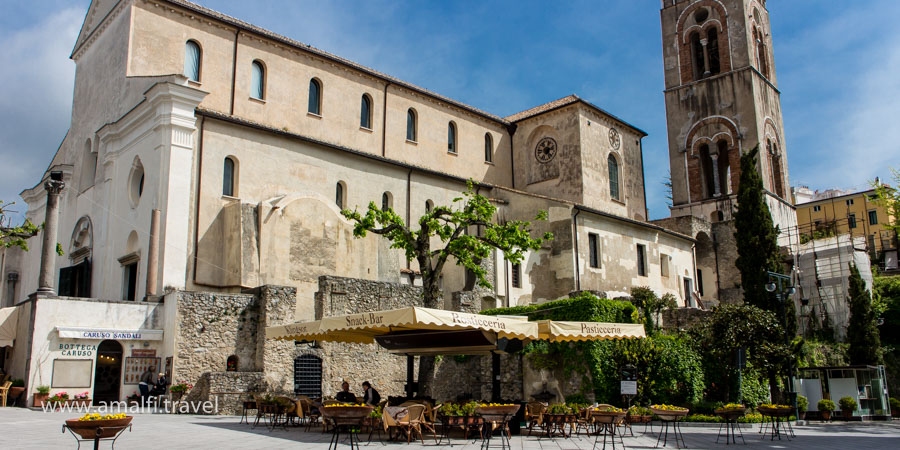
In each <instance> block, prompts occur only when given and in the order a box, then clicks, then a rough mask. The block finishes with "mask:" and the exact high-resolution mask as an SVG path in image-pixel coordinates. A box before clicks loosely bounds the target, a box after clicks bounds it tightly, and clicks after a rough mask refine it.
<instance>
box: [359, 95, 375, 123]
mask: <svg viewBox="0 0 900 450" xmlns="http://www.w3.org/2000/svg"><path fill="white" fill-rule="evenodd" d="M359 126H361V127H363V128H368V129H372V99H371V98H369V94H363V96H362V104H361V105H360V107H359Z"/></svg>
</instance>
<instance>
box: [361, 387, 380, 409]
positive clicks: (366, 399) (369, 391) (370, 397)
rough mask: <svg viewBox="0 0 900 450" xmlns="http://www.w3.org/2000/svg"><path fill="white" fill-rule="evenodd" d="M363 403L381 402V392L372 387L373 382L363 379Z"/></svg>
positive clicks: (373, 403)
mask: <svg viewBox="0 0 900 450" xmlns="http://www.w3.org/2000/svg"><path fill="white" fill-rule="evenodd" d="M362 388H363V403H365V404H367V405H369V406H378V404H379V403H381V394H379V393H378V391H376V390H375V388H373V387H372V383H369V382H368V381H363V384H362Z"/></svg>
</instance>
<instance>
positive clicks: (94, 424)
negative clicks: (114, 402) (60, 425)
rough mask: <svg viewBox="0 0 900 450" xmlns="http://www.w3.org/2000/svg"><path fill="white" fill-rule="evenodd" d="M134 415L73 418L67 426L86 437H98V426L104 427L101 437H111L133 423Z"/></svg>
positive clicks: (68, 421)
mask: <svg viewBox="0 0 900 450" xmlns="http://www.w3.org/2000/svg"><path fill="white" fill-rule="evenodd" d="M131 419H133V417H132V416H125V418H124V419H107V420H85V421H81V420H78V419H71V420H67V421H66V426H67V427H69V429H70V430H72V432H73V433H75V434H77V435H79V436H81V437H82V438H84V439H94V438H95V437H97V428H103V431H102V432H101V434H100V438H101V439H102V438H110V437H113V436H115V435H116V433H118V432H119V430H121V429H122V428H125V427H127V426H128V424H129V423H131Z"/></svg>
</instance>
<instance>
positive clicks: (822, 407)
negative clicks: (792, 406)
mask: <svg viewBox="0 0 900 450" xmlns="http://www.w3.org/2000/svg"><path fill="white" fill-rule="evenodd" d="M816 409H818V410H819V411H834V402H833V401H831V400H828V399H827V398H823V399H822V400H819V403H817V404H816Z"/></svg>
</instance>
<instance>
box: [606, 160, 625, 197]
mask: <svg viewBox="0 0 900 450" xmlns="http://www.w3.org/2000/svg"><path fill="white" fill-rule="evenodd" d="M606 162H607V165H608V166H609V196H610V198H612V199H613V200H621V198H620V196H619V163H618V162H617V161H616V157H615V156H613V155H609V157H608V158H606Z"/></svg>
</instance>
